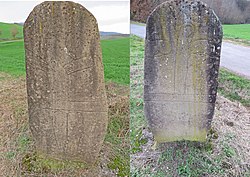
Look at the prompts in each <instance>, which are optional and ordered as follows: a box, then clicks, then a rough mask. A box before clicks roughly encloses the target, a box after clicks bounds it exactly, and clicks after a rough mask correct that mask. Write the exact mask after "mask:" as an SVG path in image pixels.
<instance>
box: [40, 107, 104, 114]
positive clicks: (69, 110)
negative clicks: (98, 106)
mask: <svg viewBox="0 0 250 177" xmlns="http://www.w3.org/2000/svg"><path fill="white" fill-rule="evenodd" d="M40 109H44V110H52V111H53V110H56V111H68V112H86V113H107V112H108V111H84V110H71V109H56V108H40Z"/></svg>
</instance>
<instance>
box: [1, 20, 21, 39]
mask: <svg viewBox="0 0 250 177" xmlns="http://www.w3.org/2000/svg"><path fill="white" fill-rule="evenodd" d="M13 27H16V28H17V29H18V34H17V35H16V38H17V39H20V38H23V27H22V26H21V25H16V24H9V23H2V22H0V31H1V35H0V41H6V40H12V39H13V37H12V35H11V29H12V28H13Z"/></svg>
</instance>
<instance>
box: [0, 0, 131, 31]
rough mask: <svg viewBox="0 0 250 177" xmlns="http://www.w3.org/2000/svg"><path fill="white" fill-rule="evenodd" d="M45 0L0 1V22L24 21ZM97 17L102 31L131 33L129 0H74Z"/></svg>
mask: <svg viewBox="0 0 250 177" xmlns="http://www.w3.org/2000/svg"><path fill="white" fill-rule="evenodd" d="M41 2H43V1H0V22H6V23H14V22H24V21H25V20H26V18H27V17H28V15H29V13H30V12H31V11H32V9H33V8H34V7H35V6H36V5H38V4H39V3H41ZM74 2H77V3H80V4H82V5H83V6H84V7H86V8H87V9H88V10H89V11H90V12H91V13H92V14H93V15H94V16H95V17H96V19H97V21H98V25H99V30H100V31H112V32H119V33H124V34H129V24H130V21H129V20H130V19H129V14H130V9H129V7H130V4H129V0H116V1H112V0H109V1H104V0H98V1H95V0H92V1H90V0H89V1H74Z"/></svg>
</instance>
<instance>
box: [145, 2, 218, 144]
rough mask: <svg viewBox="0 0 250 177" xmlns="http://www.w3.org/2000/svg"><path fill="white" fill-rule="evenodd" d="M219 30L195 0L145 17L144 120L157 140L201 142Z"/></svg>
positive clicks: (211, 98)
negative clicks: (146, 120) (146, 18)
mask: <svg viewBox="0 0 250 177" xmlns="http://www.w3.org/2000/svg"><path fill="white" fill-rule="evenodd" d="M221 40H222V27H221V24H220V22H219V20H218V18H217V16H216V15H215V14H214V12H213V11H212V10H211V9H210V8H208V7H207V6H206V5H205V4H203V3H201V2H199V1H183V0H181V1H180V0H177V1H170V2H165V3H163V4H161V5H160V6H158V7H157V8H156V9H155V10H154V11H153V12H152V13H151V15H150V16H149V17H148V20H147V27H146V44H145V45H146V48H145V65H144V67H145V68H144V72H145V73H144V82H145V83H144V101H145V107H144V111H145V116H146V118H147V119H148V122H149V125H150V128H151V130H152V132H153V134H154V136H155V140H156V141H158V142H168V141H176V140H191V141H205V139H206V134H207V131H208V130H209V129H210V126H211V121H212V117H213V114H214V107H215V100H216V93H217V86H218V82H217V78H218V71H219V63H220V51H221Z"/></svg>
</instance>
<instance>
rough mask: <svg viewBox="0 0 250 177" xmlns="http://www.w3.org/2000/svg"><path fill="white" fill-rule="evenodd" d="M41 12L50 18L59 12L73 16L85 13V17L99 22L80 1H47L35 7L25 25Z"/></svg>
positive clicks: (95, 22) (93, 21) (94, 22)
mask: <svg viewBox="0 0 250 177" xmlns="http://www.w3.org/2000/svg"><path fill="white" fill-rule="evenodd" d="M41 13H43V14H44V13H46V14H47V17H48V18H51V15H55V16H57V14H62V15H68V16H72V17H73V16H77V14H78V13H84V14H85V17H87V18H90V19H91V21H92V23H93V24H97V20H96V18H95V16H94V15H93V14H92V13H91V12H90V11H88V10H87V9H86V8H85V7H84V6H82V5H81V4H79V3H75V2H72V1H45V2H42V3H40V4H38V5H37V6H35V7H34V9H33V10H32V11H31V13H30V14H29V16H28V18H27V19H26V21H25V23H24V27H25V26H26V25H28V21H29V20H30V19H31V18H30V17H32V16H36V15H37V16H39V14H41ZM45 18H46V17H45Z"/></svg>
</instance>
